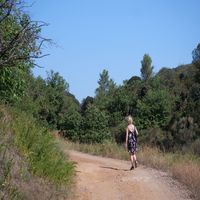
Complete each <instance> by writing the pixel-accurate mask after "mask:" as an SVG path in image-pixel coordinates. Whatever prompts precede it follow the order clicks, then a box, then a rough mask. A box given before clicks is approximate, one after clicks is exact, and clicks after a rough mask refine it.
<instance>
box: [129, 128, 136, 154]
mask: <svg viewBox="0 0 200 200" xmlns="http://www.w3.org/2000/svg"><path fill="white" fill-rule="evenodd" d="M136 149H137V136H136V133H135V131H133V132H131V131H130V130H129V132H128V152H129V153H135V152H136Z"/></svg>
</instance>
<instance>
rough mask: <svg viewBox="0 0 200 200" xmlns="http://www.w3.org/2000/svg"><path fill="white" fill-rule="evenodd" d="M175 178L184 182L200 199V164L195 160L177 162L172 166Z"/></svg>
mask: <svg viewBox="0 0 200 200" xmlns="http://www.w3.org/2000/svg"><path fill="white" fill-rule="evenodd" d="M171 172H172V175H173V177H174V178H176V179H178V180H179V181H180V182H182V183H184V184H185V185H186V186H187V187H188V188H189V189H190V190H191V192H192V194H193V196H194V197H196V198H197V199H200V166H199V164H198V163H195V162H180V163H175V164H174V165H172V167H171Z"/></svg>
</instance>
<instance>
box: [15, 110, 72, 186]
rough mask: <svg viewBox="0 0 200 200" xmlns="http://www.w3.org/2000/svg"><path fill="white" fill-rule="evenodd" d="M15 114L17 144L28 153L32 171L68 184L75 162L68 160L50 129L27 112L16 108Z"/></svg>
mask: <svg viewBox="0 0 200 200" xmlns="http://www.w3.org/2000/svg"><path fill="white" fill-rule="evenodd" d="M13 116H14V118H15V120H14V121H13V123H12V129H13V132H14V133H15V144H16V146H17V147H18V149H20V151H21V152H22V153H23V155H26V159H27V160H28V162H29V163H30V169H31V171H32V172H33V173H34V174H36V175H38V176H41V177H45V178H47V179H49V180H50V181H51V182H53V183H55V184H58V185H61V184H68V183H69V182H70V181H71V177H72V175H73V164H72V163H71V162H67V161H66V159H65V157H64V155H63V154H62V153H61V151H60V150H59V148H58V146H57V144H56V143H55V141H54V139H53V136H52V135H51V134H50V133H49V131H48V130H47V129H45V128H42V127H40V125H39V124H38V123H37V122H36V121H35V120H34V119H33V118H32V117H31V116H29V115H28V114H27V113H25V112H22V113H19V111H17V110H15V111H14V112H13Z"/></svg>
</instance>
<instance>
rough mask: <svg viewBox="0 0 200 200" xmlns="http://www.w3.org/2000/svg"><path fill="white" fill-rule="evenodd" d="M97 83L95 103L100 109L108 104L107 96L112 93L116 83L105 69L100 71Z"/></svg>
mask: <svg viewBox="0 0 200 200" xmlns="http://www.w3.org/2000/svg"><path fill="white" fill-rule="evenodd" d="M98 84H99V87H98V88H97V89H96V97H95V105H97V107H98V108H100V109H101V110H104V109H106V107H107V106H108V102H109V97H110V96H111V95H112V94H113V92H114V90H115V88H116V84H115V83H114V81H113V80H112V79H110V77H109V74H108V71H107V70H105V69H104V70H103V72H102V73H100V78H99V81H98Z"/></svg>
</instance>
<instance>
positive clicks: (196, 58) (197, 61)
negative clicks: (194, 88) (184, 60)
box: [192, 43, 200, 83]
mask: <svg viewBox="0 0 200 200" xmlns="http://www.w3.org/2000/svg"><path fill="white" fill-rule="evenodd" d="M192 57H193V63H194V65H195V66H196V68H197V74H196V80H197V81H198V82H199V83H200V43H199V44H198V45H197V47H196V48H195V49H194V50H193V52H192Z"/></svg>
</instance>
